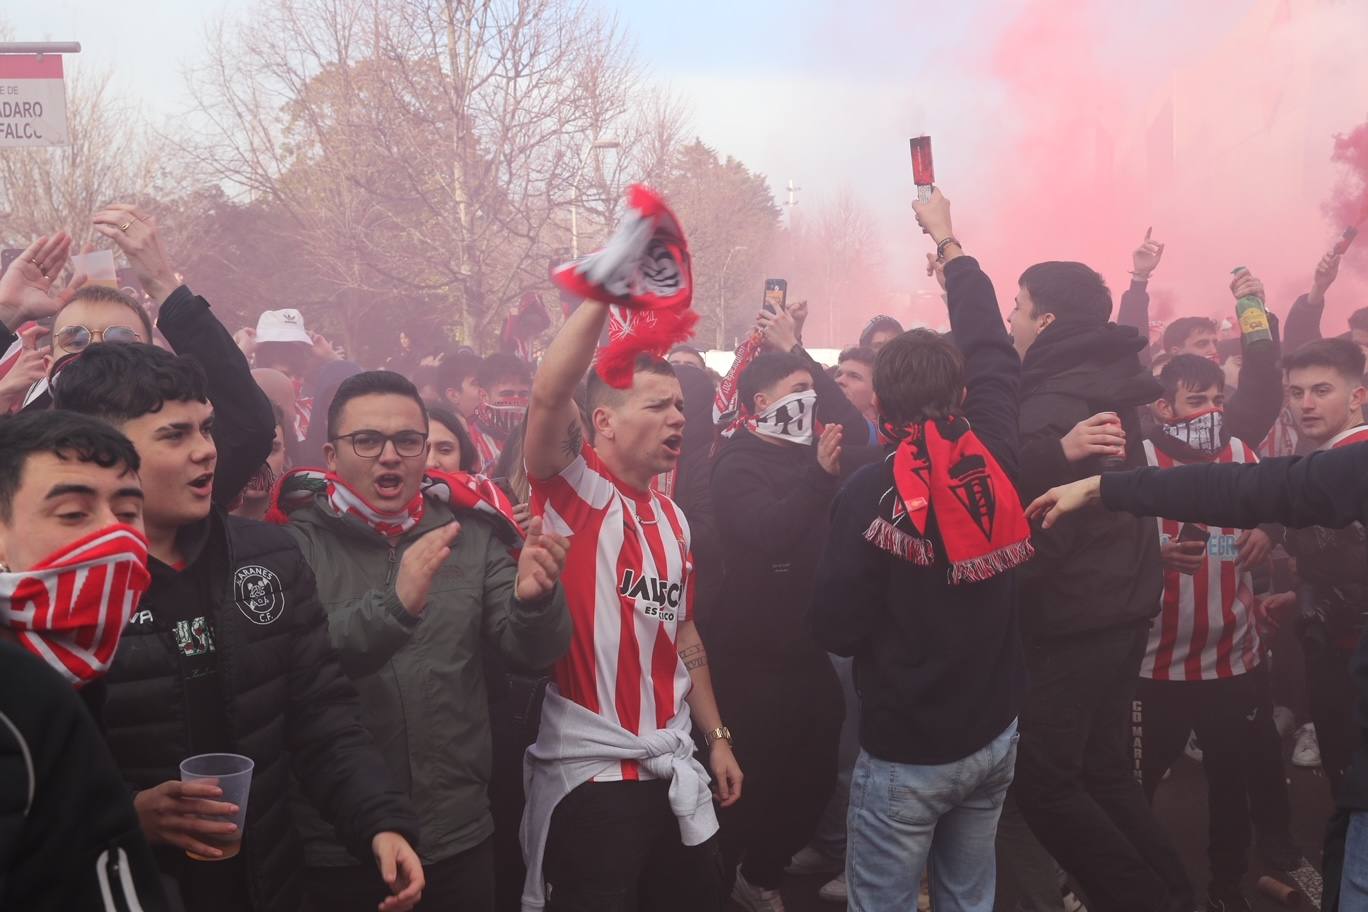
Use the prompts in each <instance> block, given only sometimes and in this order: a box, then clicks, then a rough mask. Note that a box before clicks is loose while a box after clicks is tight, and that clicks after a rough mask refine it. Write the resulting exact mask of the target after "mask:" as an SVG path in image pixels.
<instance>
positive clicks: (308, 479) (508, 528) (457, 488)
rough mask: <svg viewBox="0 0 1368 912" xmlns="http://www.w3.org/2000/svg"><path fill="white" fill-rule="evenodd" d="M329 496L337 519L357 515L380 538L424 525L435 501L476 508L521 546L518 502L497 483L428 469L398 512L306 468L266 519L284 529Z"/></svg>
mask: <svg viewBox="0 0 1368 912" xmlns="http://www.w3.org/2000/svg"><path fill="white" fill-rule="evenodd" d="M318 494H325V495H326V498H325V501H324V502H325V504H326V505H327V507H328V509H329V510H330V511H331V512H332V514H333V515H334V516H354V517H356V518H357V519H359V520H360V521H361V522H363V523H365V524H366V525H367V526H369V527H370V528H371V529H372V530H374V531H375V532H376V534H378V535H381V536H383V537H385V538H397V537H399V536H400V535H402V534H404V533H405V532H407V531H408V530H409V529H412V528H413V527H414V526H416V525H418V522H419V520H421V519H422V518H423V510H424V503H425V500H426V498H428V497H431V498H433V499H434V500H437V501H439V502H441V503H444V504H447V505H448V506H451V507H454V508H465V509H468V510H474V511H476V512H478V513H480V514H481V515H483V516H486V517H488V518H489V519H491V520H493V522H494V531H495V533H496V534H497V535H498V536H499V538H500V539H501V540H502V541H504V542H505V543H506V544H508V545H510V546H513V547H520V546H521V545H522V540H523V532H522V529H520V528H519V527H518V523H517V521H516V520H514V518H513V504H512V502H511V501H510V500H509V499H508V498H507V497H506V496H504V493H503V491H501V490H500V489H499V486H498V485H496V484H495V483H494V482H493V481H491V480H490V479H488V478H486V477H485V476H483V475H470V474H467V473H465V472H439V471H437V470H436V469H428V470H427V472H426V473H425V474H424V475H423V482H422V484H420V485H419V486H418V493H417V494H415V495H414V497H413V500H411V501H409V502H408V503H407V504H406V505H405V506H404V509H403V510H401V511H398V512H395V513H387V512H382V511H380V510H377V509H375V508H374V507H372V506H371V505H370V504H369V503H367V502H366V500H365V498H363V497H361V495H360V494H358V493H356V491H355V490H354V489H353V488H352V487H350V486H349V485H348V484H347V483H346V482H344V481H343V480H342V479H341V478H339V477H338V476H337V474H336V473H335V472H328V471H325V470H323V469H310V468H300V469H294V470H293V471H290V472H286V473H285V474H284V475H283V476H281V479H280V481H279V483H277V484H276V489H275V494H274V496H273V497H272V499H271V509H270V510H269V511H267V513H266V521H267V522H271V523H276V524H277V525H284V524H285V523H287V522H289V518H290V517H289V515H290V514H291V513H293V512H294V511H295V510H297V509H299V508H300V507H303V506H306V505H308V504H310V503H313V501H314V497H315V496H316V495H318Z"/></svg>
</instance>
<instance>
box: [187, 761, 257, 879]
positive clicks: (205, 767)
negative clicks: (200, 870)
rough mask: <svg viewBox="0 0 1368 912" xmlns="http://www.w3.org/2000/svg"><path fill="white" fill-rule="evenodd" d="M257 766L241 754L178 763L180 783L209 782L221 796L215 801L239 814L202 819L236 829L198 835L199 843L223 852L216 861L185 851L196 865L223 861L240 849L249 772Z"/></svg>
mask: <svg viewBox="0 0 1368 912" xmlns="http://www.w3.org/2000/svg"><path fill="white" fill-rule="evenodd" d="M255 765H256V764H255V763H253V762H252V758H251V757H244V756H242V755H241V754H198V755H196V756H194V757H187V758H185V759H184V760H182V761H181V765H180V774H181V776H180V777H181V782H212V783H214V784H215V785H217V786H218V787H219V788H220V789H222V790H223V795H222V796H221V797H219V798H215V799H212V800H214V801H224V802H227V803H228V804H235V805H237V809H238V812H237V813H236V814H230V815H225V816H221V817H220V816H209V815H201V816H203V817H204V819H206V820H218V821H224V822H229V823H236V824H237V829H236V830H234V831H233V832H231V833H223V834H215V835H209V834H201V835H200V836H199V837H198V838H199V839H200V841H201V842H204V843H206V844H208V845H211V846H213V847H214V848H216V849H222V850H223V854H222V855H220V856H219V857H217V858H209V857H206V856H204V855H196V854H195V853H194V852H191V851H188V850H187V851H186V853H185V854H186V855H189V856H190V857H191V858H193V859H195V860H196V861H226V860H228V859H229V858H232V857H233V856H234V855H236V854H237V853H238V851H239V850H240V849H241V848H242V831H243V829H244V828H245V826H246V823H247V793H248V791H249V790H250V789H251V787H252V768H253V767H254V766H255Z"/></svg>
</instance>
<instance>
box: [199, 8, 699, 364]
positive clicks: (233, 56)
mask: <svg viewBox="0 0 1368 912" xmlns="http://www.w3.org/2000/svg"><path fill="white" fill-rule="evenodd" d="M205 60H206V63H205V65H204V66H203V67H202V68H201V69H200V70H199V71H197V72H196V73H195V74H194V77H193V80H192V92H193V93H194V96H195V98H196V108H197V112H196V113H197V115H198V120H199V122H200V123H201V124H202V125H203V129H202V130H199V131H196V134H197V136H199V137H202V139H198V140H196V141H194V142H187V143H186V145H187V146H188V147H189V148H191V149H193V150H194V152H195V154H196V156H197V158H198V160H199V162H200V163H201V165H202V166H203V168H204V174H205V176H206V177H208V178H210V179H212V180H214V181H218V182H224V183H227V184H228V185H230V186H235V187H237V188H240V189H241V190H242V191H244V192H245V194H247V195H248V197H249V198H251V199H253V200H258V201H262V202H267V203H269V204H270V205H272V206H275V207H278V208H279V209H280V210H281V211H282V212H284V213H285V214H286V215H287V216H288V217H287V218H286V219H284V220H282V221H281V225H282V226H283V228H282V230H284V231H286V232H288V233H289V234H291V235H292V237H291V238H290V240H291V241H295V242H298V244H299V247H300V249H301V250H303V251H305V252H306V253H305V255H306V256H307V257H308V260H309V262H308V263H307V264H302V265H304V266H305V267H306V268H308V269H309V270H310V271H311V272H312V273H313V274H314V275H315V276H316V277H317V280H318V281H319V282H322V283H324V284H326V285H327V286H329V287H330V288H331V289H332V290H333V291H332V294H331V296H330V297H331V298H332V300H333V302H334V303H335V304H336V306H337V307H338V308H339V309H340V310H341V311H342V312H343V322H344V324H345V325H346V327H347V329H348V332H349V335H350V334H354V333H356V332H357V331H358V330H359V328H360V327H361V326H362V325H367V326H370V325H373V324H374V322H375V320H374V317H375V313H376V309H377V308H383V307H385V306H386V302H388V301H391V300H393V299H394V298H396V297H403V296H412V295H414V294H434V293H435V294H437V295H439V296H440V297H441V298H442V299H444V300H445V302H446V310H447V314H446V316H447V317H448V320H449V322H450V324H451V325H453V326H454V327H455V328H456V332H457V334H458V336H459V338H461V339H462V340H463V341H476V340H481V339H488V338H489V337H490V336H491V335H492V334H493V332H494V330H495V328H496V327H497V325H498V322H497V321H498V318H499V317H500V316H501V312H502V311H503V309H504V308H506V306H507V305H509V304H510V303H512V302H514V301H516V300H517V299H518V297H520V296H521V294H522V293H523V292H524V291H526V290H529V289H534V288H538V287H543V288H544V287H545V286H546V269H547V265H548V262H549V260H550V259H552V258H553V257H556V256H557V255H560V254H561V251H562V248H564V247H567V246H568V243H566V240H565V239H566V225H565V222H566V216H567V213H568V205H569V204H570V203H571V202H572V201H574V202H576V203H584V202H585V201H586V198H587V197H595V195H594V194H589V193H586V190H585V187H586V185H587V184H588V183H592V184H594V185H597V186H598V187H599V188H601V189H602V190H603V192H602V193H601V194H599V195H597V196H596V197H595V198H596V199H598V200H600V201H602V200H606V199H607V198H608V196H609V193H608V192H607V191H608V190H609V189H613V187H612V185H613V184H614V183H616V182H618V181H620V180H621V177H622V175H621V173H620V172H621V171H622V170H623V169H628V168H636V167H640V165H638V164H637V162H639V161H646V162H647V163H648V164H649V161H650V160H652V159H650V157H649V155H647V154H646V153H647V152H650V154H653V155H654V156H655V158H654V159H653V160H655V161H659V160H660V158H661V157H662V155H663V153H661V152H660V151H659V150H658V149H657V150H654V151H651V150H638V149H636V148H633V149H632V150H630V152H629V154H615V155H614V156H612V160H611V161H607V160H605V159H606V156H603V155H595V154H594V153H593V152H592V150H591V148H590V147H591V145H592V144H593V142H594V141H595V140H596V139H602V138H605V137H607V136H610V135H613V137H614V139H617V136H616V133H617V132H618V131H621V132H622V134H623V136H624V138H626V137H627V134H628V132H629V131H635V130H641V131H643V135H649V136H650V137H651V138H652V139H654V140H659V141H660V142H662V143H665V144H668V142H669V141H670V140H669V129H676V128H674V127H670V128H669V129H664V130H662V129H661V126H660V123H659V122H657V123H656V124H655V128H654V130H653V131H652V130H649V129H647V128H646V127H643V126H640V125H641V124H642V123H649V120H646V119H643V116H642V115H641V114H640V113H639V112H638V111H637V110H636V108H635V103H636V101H637V100H638V99H639V98H642V97H643V93H642V91H641V89H640V87H639V85H638V82H637V75H636V71H635V68H634V66H633V64H632V62H631V54H630V53H629V51H628V49H627V47H626V45H625V42H624V40H623V37H622V35H621V33H620V31H619V29H618V28H617V26H616V25H615V24H614V23H613V22H611V21H607V20H604V19H602V18H600V17H597V16H594V15H592V14H591V13H590V12H589V11H588V10H587V8H586V6H585V5H584V3H583V2H582V0H475V2H470V0H465V2H462V0H269V2H267V3H265V4H263V5H262V6H261V7H259V8H258V9H257V10H256V11H254V13H253V15H252V17H251V19H250V21H249V22H247V23H246V24H243V25H241V26H238V27H236V28H232V29H229V28H226V27H220V28H219V29H218V30H217V31H215V32H214V33H213V34H212V35H211V36H210V46H209V49H208V53H207V54H206V57H205ZM648 101H649V100H648ZM648 109H649V108H648ZM670 110H671V109H670V108H669V106H668V105H666V106H665V107H664V108H662V109H661V112H662V113H661V118H660V120H663V121H670V119H671V116H672V115H670V113H669V112H670ZM675 119H677V117H676V118H675ZM636 135H637V134H636V133H635V132H634V133H632V137H633V138H634V137H635V136H636ZM619 141H620V140H619ZM623 151H624V152H626V151H627V150H626V149H625V147H624V149H623ZM590 155H592V156H593V159H592V160H589V161H586V156H590ZM610 211H611V204H608V203H603V204H602V205H599V206H597V207H586V208H584V209H582V210H581V215H583V216H585V217H587V218H591V219H592V218H593V217H594V215H595V214H597V215H598V217H600V218H602V217H605V216H606V215H607V214H609V213H610ZM348 345H349V347H350V345H351V340H350V339H349V340H348Z"/></svg>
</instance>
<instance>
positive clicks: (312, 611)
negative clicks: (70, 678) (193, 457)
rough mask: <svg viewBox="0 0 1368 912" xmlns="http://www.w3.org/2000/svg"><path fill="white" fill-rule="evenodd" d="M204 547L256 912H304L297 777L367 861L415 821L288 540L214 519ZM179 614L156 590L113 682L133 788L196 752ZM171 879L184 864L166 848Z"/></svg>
mask: <svg viewBox="0 0 1368 912" xmlns="http://www.w3.org/2000/svg"><path fill="white" fill-rule="evenodd" d="M205 522H206V523H208V524H209V528H208V540H207V542H206V543H205V545H204V547H203V548H201V549H200V552H199V556H198V557H197V558H195V559H194V560H193V561H192V563H191V564H190V566H189V567H188V568H186V569H185V570H184V571H182V572H184V573H205V574H207V579H208V586H207V588H208V591H209V592H210V594H211V598H212V605H211V606H210V607H209V608H208V614H209V615H210V616H212V620H213V629H214V632H215V634H216V637H215V640H216V642H215V647H216V650H217V653H218V674H219V681H220V684H221V686H222V689H223V699H224V701H225V706H226V715H227V724H228V732H227V735H228V742H229V744H230V745H231V750H233V751H235V752H237V753H241V754H244V755H246V756H248V757H251V758H252V759H253V760H254V761H255V762H256V768H255V770H254V772H253V775H252V790H251V794H250V796H249V799H248V804H247V822H246V825H245V827H244V828H243V841H242V857H243V858H245V860H246V865H247V872H248V888H249V892H250V895H251V899H252V910H253V912H286V910H288V912H295V910H297V909H298V908H299V906H300V896H299V890H298V886H297V882H296V874H297V872H298V871H299V870H300V869H301V867H302V866H303V855H302V852H301V848H300V842H299V837H298V835H297V834H296V832H295V826H294V823H293V821H292V819H291V815H290V806H289V802H288V800H287V798H288V794H289V789H290V775H291V773H293V774H294V775H295V776H296V777H297V778H298V780H299V783H300V787H301V789H302V791H303V793H304V794H305V795H306V796H307V797H308V799H309V800H310V801H311V802H313V804H314V805H315V806H317V807H318V808H319V810H320V811H322V812H323V814H324V816H325V817H326V818H327V819H328V820H329V821H330V822H331V823H332V824H333V825H334V826H335V827H336V828H337V832H338V834H339V837H340V838H341V839H342V840H343V841H344V842H345V843H346V845H347V847H348V848H349V849H350V850H351V852H352V853H353V854H354V855H356V857H357V859H358V860H365V861H369V859H370V841H371V838H372V837H373V836H374V835H375V834H376V833H379V832H382V831H386V830H394V831H397V832H400V833H403V834H404V835H405V836H406V837H407V838H408V839H409V840H410V841H415V839H416V831H417V821H416V819H415V818H414V815H413V812H412V809H411V808H410V807H409V805H408V801H407V799H406V798H405V797H404V796H403V795H402V793H400V792H399V791H397V790H396V789H395V788H394V787H393V785H392V784H391V782H390V776H389V772H388V770H387V769H386V768H385V763H384V761H383V760H382V759H381V757H380V753H379V752H378V751H377V749H376V747H375V744H374V742H373V740H372V739H371V736H370V734H369V733H368V732H367V731H366V729H365V728H364V727H363V726H362V725H361V722H360V716H359V704H358V702H357V695H356V689H355V688H354V687H353V685H352V683H351V681H350V680H349V679H348V678H347V676H346V675H345V674H343V673H342V669H341V667H340V665H339V664H338V660H337V655H336V653H335V652H334V651H333V649H332V646H331V645H330V643H329V641H328V634H327V626H326V622H325V619H324V616H323V609H322V607H321V605H320V604H319V601H318V595H317V591H316V589H315V584H314V576H313V572H312V571H311V570H310V569H309V566H308V565H307V564H306V563H305V562H304V557H303V555H301V554H300V552H299V548H298V547H297V546H296V545H295V543H294V541H293V540H292V539H291V538H290V536H289V534H288V533H287V532H286V531H285V530H284V529H280V528H276V527H274V526H268V525H265V524H263V523H259V522H253V521H251V520H245V519H238V518H235V517H227V516H224V515H223V514H221V513H220V512H219V511H218V510H217V509H216V510H215V511H214V512H213V513H211V514H210V516H209V517H208V519H207V520H205ZM169 613H170V611H169V609H167V608H165V607H164V606H162V605H160V604H159V599H158V592H157V587H156V586H155V585H154V586H153V587H152V589H150V590H149V591H148V592H147V594H146V595H145V596H144V597H143V600H142V602H141V604H140V605H139V609H138V611H137V613H136V614H135V615H134V617H133V619H132V621H131V622H130V623H129V626H128V628H127V630H126V631H125V633H124V637H123V641H122V642H121V643H120V646H119V651H118V654H117V656H116V657H115V660H114V665H113V667H112V668H111V669H110V673H109V675H108V677H107V679H106V680H107V681H108V693H107V697H106V702H105V706H104V724H105V728H106V734H107V738H108V741H109V745H110V748H111V750H112V751H113V753H114V758H115V760H116V762H117V763H118V766H119V769H120V771H121V772H122V774H123V776H124V779H125V780H126V781H127V782H128V783H129V785H130V786H131V787H132V788H134V789H145V788H150V787H152V786H156V785H158V784H160V783H162V782H165V781H166V780H168V779H178V778H180V773H179V764H180V761H181V760H183V759H184V758H185V757H186V756H189V755H190V753H191V750H190V746H189V724H190V723H189V719H188V718H187V714H186V709H185V699H184V689H183V688H184V684H183V681H182V678H181V670H180V669H181V664H180V662H179V659H178V655H177V647H176V638H175V632H174V630H173V629H172V626H173V625H172V623H171V622H170V621H169V620H168V619H167V617H166V616H167V615H168V614H169ZM158 856H159V858H160V859H161V860H162V863H163V870H164V871H170V872H174V871H175V870H176V869H175V867H174V865H176V864H178V863H185V862H184V859H183V854H182V853H181V852H180V850H178V849H170V848H168V847H165V846H163V847H160V848H159V849H158Z"/></svg>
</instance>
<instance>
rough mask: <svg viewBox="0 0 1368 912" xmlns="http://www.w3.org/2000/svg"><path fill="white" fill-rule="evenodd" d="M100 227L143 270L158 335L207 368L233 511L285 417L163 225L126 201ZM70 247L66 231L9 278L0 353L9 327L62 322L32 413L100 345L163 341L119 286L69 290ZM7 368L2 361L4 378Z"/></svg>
mask: <svg viewBox="0 0 1368 912" xmlns="http://www.w3.org/2000/svg"><path fill="white" fill-rule="evenodd" d="M93 223H94V227H95V230H96V231H97V232H99V233H100V234H103V235H104V236H105V237H106V238H108V239H109V240H111V241H113V242H114V243H115V244H116V245H117V246H118V247H119V250H120V251H121V252H122V253H123V255H124V257H125V258H126V259H127V260H128V262H129V264H130V265H131V266H132V267H133V269H134V271H135V272H136V273H137V276H138V280H139V282H140V283H141V284H142V287H143V290H144V291H145V292H146V293H147V296H148V297H149V298H150V299H151V301H152V303H153V305H154V306H155V308H156V313H157V329H159V330H161V333H162V335H163V337H165V339H166V341H167V342H168V343H170V345H171V348H172V349H173V350H174V351H175V352H176V353H177V354H180V355H188V356H189V357H191V358H193V359H194V360H196V361H198V362H199V363H200V364H201V365H202V366H203V368H204V372H205V376H206V377H207V379H208V381H209V401H210V402H211V403H212V404H213V406H214V415H215V421H216V424H215V433H214V441H215V444H216V445H217V447H218V454H219V461H218V472H217V474H216V476H215V479H214V502H215V503H216V504H219V505H220V506H224V507H228V506H230V505H231V504H232V503H233V501H234V500H235V499H236V498H237V496H238V493H239V492H240V491H241V490H242V488H243V486H244V485H246V483H247V481H248V479H250V478H251V477H252V476H253V474H255V473H256V470H257V469H258V468H259V467H260V466H261V463H262V462H263V461H264V460H265V459H266V457H267V455H268V454H269V453H270V451H271V441H272V439H273V438H274V435H275V418H274V415H273V414H272V412H271V406H270V402H269V401H268V400H267V399H266V396H265V394H264V393H262V392H261V391H260V390H259V389H258V388H257V385H256V384H255V383H254V382H252V375H251V368H250V366H249V365H248V364H247V359H246V358H245V357H244V356H243V355H242V352H241V350H239V349H238V347H237V345H236V343H234V342H233V337H232V334H230V333H229V332H228V330H227V329H225V328H224V327H223V324H221V323H219V321H218V318H217V317H215V316H214V314H213V312H212V311H211V310H210V309H209V303H208V302H207V301H205V300H204V298H201V297H199V296H198V295H196V294H195V293H194V292H192V291H191V290H190V288H189V286H187V285H186V284H184V283H183V282H181V281H180V278H179V276H178V275H177V273H176V271H175V270H174V269H173V268H172V267H171V262H170V260H169V259H168V258H167V255H166V250H165V247H164V246H163V244H162V240H161V235H160V233H159V232H158V230H157V222H156V219H155V218H154V217H153V216H151V215H149V214H148V213H146V212H144V211H142V210H140V209H136V208H134V207H133V206H130V205H126V204H121V203H116V204H113V205H111V206H109V207H108V208H106V209H103V210H101V211H100V212H97V213H96V214H95V216H94V218H93ZM70 248H71V238H70V236H69V235H66V234H57V235H55V236H53V237H50V238H39V239H38V240H36V241H34V242H33V243H32V244H30V245H29V247H28V248H27V249H26V250H25V251H24V252H23V253H22V254H21V255H20V257H19V258H18V259H17V260H15V262H14V263H13V264H11V266H10V269H9V270H7V271H6V272H5V274H4V275H3V276H0V351H3V350H4V348H5V347H6V346H7V345H8V342H7V341H6V337H7V336H8V333H7V332H6V330H11V331H17V330H18V329H19V328H21V327H22V326H24V325H25V324H26V323H28V322H29V321H34V320H41V319H45V318H48V317H51V318H53V323H52V331H51V334H50V336H49V343H50V350H49V351H48V353H47V356H46V359H45V361H44V363H43V376H42V377H41V378H38V380H37V382H36V383H34V384H33V386H32V388H31V389H29V390H28V392H27V393H26V395H25V396H24V397H23V399H22V405H23V406H24V407H25V408H47V407H49V405H50V404H51V392H50V389H49V387H50V385H51V384H52V383H54V382H56V380H55V378H56V377H57V376H58V375H59V374H60V372H61V371H62V370H63V369H64V368H65V367H66V366H67V365H68V364H69V363H71V360H72V358H73V356H75V355H77V354H80V353H81V352H82V351H84V350H85V349H86V348H87V347H89V346H90V345H92V344H95V343H98V342H108V343H119V344H123V343H127V342H146V343H151V342H152V341H153V328H152V318H151V317H150V316H149V315H148V312H147V310H145V309H144V308H143V306H142V305H141V304H139V303H138V302H137V301H135V300H133V299H132V298H130V297H129V296H127V295H125V294H123V293H122V292H120V291H117V290H115V289H113V288H107V287H105V286H101V285H91V284H85V283H84V282H83V277H82V276H79V275H78V276H75V277H73V279H72V281H71V282H68V283H66V284H63V283H62V282H60V281H59V279H58V277H59V276H60V275H61V274H62V272H63V270H64V269H65V268H66V264H67V260H68V258H69V254H70ZM44 347H48V346H44ZM3 368H4V362H3V360H0V373H2V372H3Z"/></svg>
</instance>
